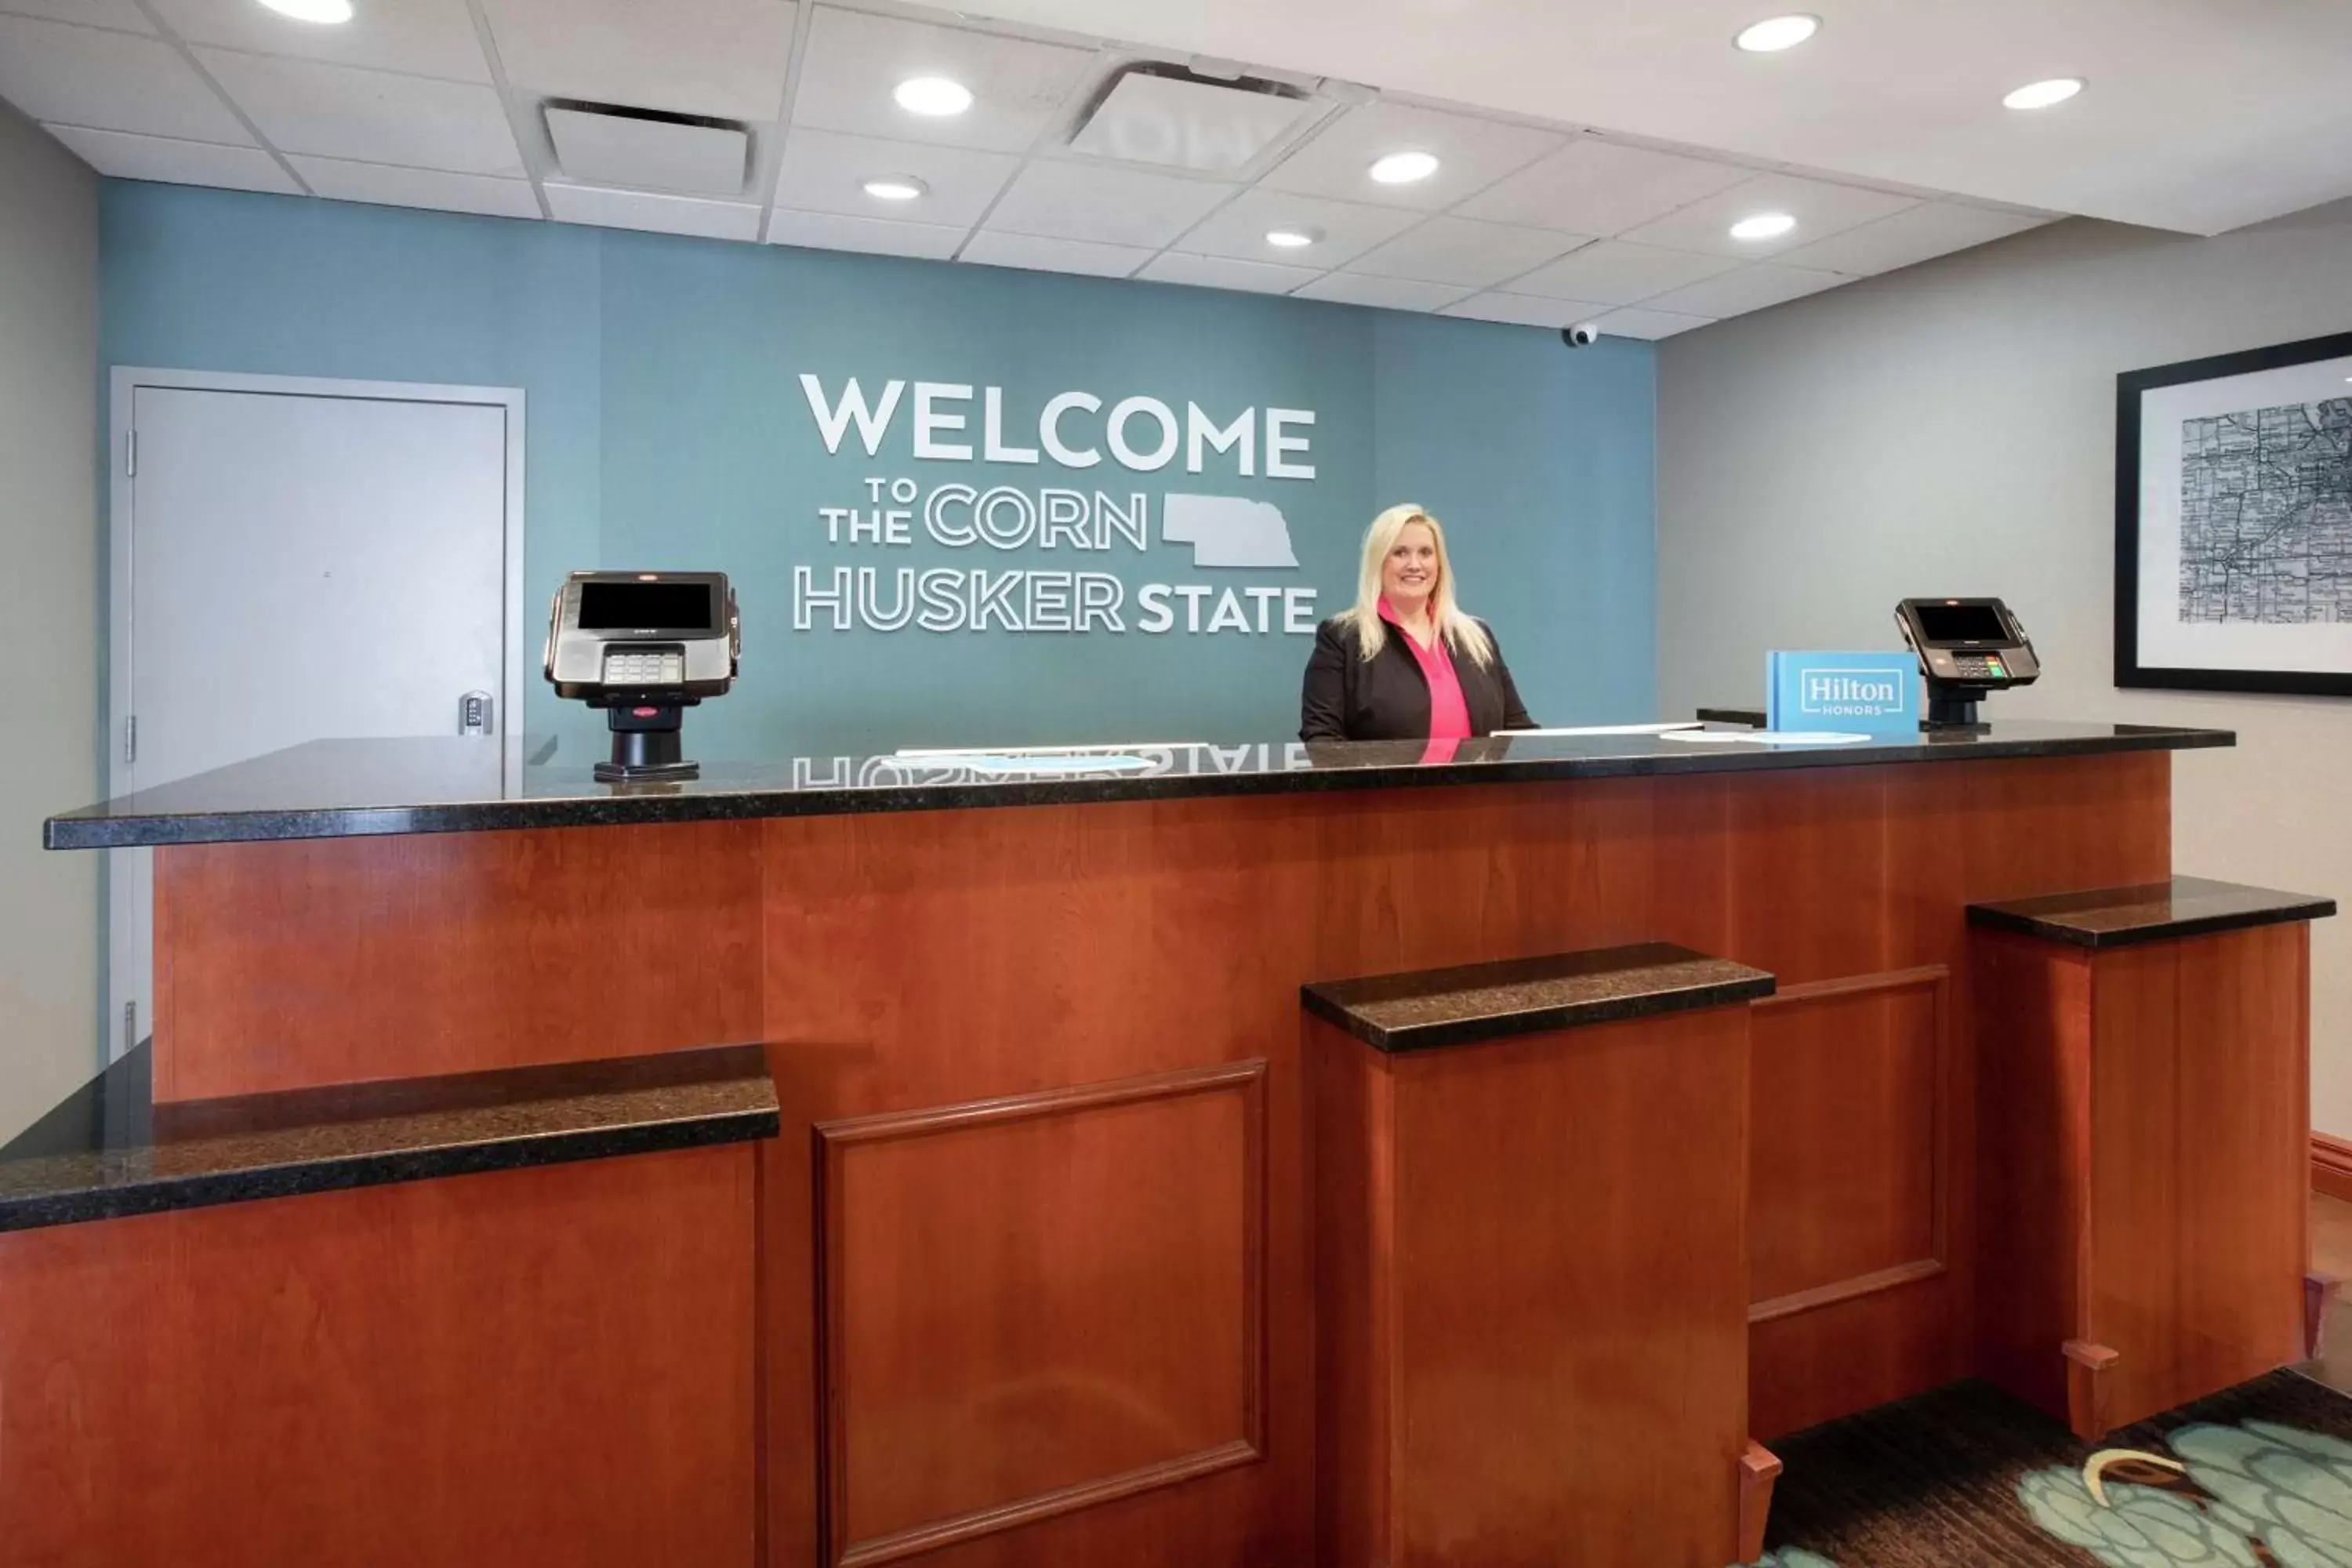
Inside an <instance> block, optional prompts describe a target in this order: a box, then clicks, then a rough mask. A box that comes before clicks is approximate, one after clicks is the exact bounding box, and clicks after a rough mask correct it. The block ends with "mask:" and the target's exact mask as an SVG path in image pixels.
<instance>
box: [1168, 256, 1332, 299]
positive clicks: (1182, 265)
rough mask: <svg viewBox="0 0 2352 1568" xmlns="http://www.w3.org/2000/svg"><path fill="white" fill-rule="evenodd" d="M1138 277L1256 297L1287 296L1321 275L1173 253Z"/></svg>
mask: <svg viewBox="0 0 2352 1568" xmlns="http://www.w3.org/2000/svg"><path fill="white" fill-rule="evenodd" d="M1136 276H1137V277H1138V278H1148V279H1150V280H1151V281H1153V282H1154V283H1193V284H1198V285H1200V286H1201V287H1202V288H1204V289H1247V290H1249V291H1250V292H1251V293H1254V294H1287V293H1289V292H1290V291H1291V290H1292V289H1296V288H1297V287H1298V286H1299V285H1300V284H1301V283H1305V282H1308V281H1310V280H1311V279H1315V278H1316V277H1318V276H1319V274H1318V273H1317V271H1316V270H1315V268H1312V267H1283V266H1279V265H1276V263H1273V262H1269V261H1236V260H1234V258H1231V257H1229V256H1187V255H1185V254H1184V253H1183V252H1181V251H1176V250H1171V251H1169V252H1167V253H1166V254H1165V255H1161V256H1155V257H1153V258H1151V260H1150V263H1149V264H1148V265H1147V266H1146V267H1145V268H1143V270H1142V271H1140V272H1139V273H1137V274H1136Z"/></svg>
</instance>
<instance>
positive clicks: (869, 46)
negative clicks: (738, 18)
mask: <svg viewBox="0 0 2352 1568" xmlns="http://www.w3.org/2000/svg"><path fill="white" fill-rule="evenodd" d="M1096 58H1097V57H1096V56H1095V55H1094V54H1092V53H1091V52H1089V51H1087V50H1085V49H1074V48H1070V47H1066V46H1064V45H1060V44H1040V43H1035V42H1033V41H1031V40H1029V39H1026V38H1006V37H998V36H997V35H995V34H993V33H980V32H974V31H972V30H971V29H969V28H965V27H946V26H939V25H937V24H935V23H930V22H917V21H911V20H908V19H907V18H905V17H901V16H873V15H870V14H868V13H866V12H864V11H842V10H837V9H835V8H834V7H833V6H830V5H820V6H818V7H817V12H816V16H815V18H814V20H813V21H812V22H811V23H810V26H809V37H808V45H807V58H804V59H803V61H802V62H801V77H800V87H799V89H797V90H796V91H795V92H794V93H793V124H795V125H814V126H818V127H820V128H822V129H824V130H827V131H847V132H855V133H856V134H859V135H864V136H885V137H890V138H892V139H895V140H898V141H902V142H949V143H950V144H952V145H955V146H961V147H979V148H984V149H986V150H988V151H991V152H996V153H1024V152H1027V151H1028V150H1029V147H1030V145H1031V143H1033V142H1035V141H1036V140H1037V138H1038V137H1039V136H1040V135H1041V134H1043V133H1044V132H1045V130H1046V129H1047V128H1048V127H1049V126H1050V125H1052V124H1053V123H1054V122H1055V120H1056V118H1057V117H1058V115H1059V113H1060V111H1061V109H1062V106H1063V102H1064V100H1066V99H1067V98H1068V97H1069V96H1070V93H1071V91H1072V89H1075V88H1076V86H1077V84H1078V81H1079V79H1080V78H1081V77H1082V76H1083V75H1084V74H1085V73H1086V72H1087V69H1088V68H1090V67H1091V66H1092V65H1093V64H1094V63H1095V60H1096ZM919 76H943V77H947V78H949V79H951V80H954V81H958V82H961V83H962V84H963V85H964V86H965V87H966V88H969V89H971V95H972V104H971V108H970V109H969V110H965V111H964V112H963V113H961V114H958V115H952V116H949V117H947V118H944V119H927V118H925V117H924V116H922V115H919V114H909V113H908V112H907V111H906V110H903V109H900V108H899V107H898V104H897V102H896V101H894V100H892V98H891V96H890V93H891V89H894V88H896V87H897V86H898V84H899V83H900V82H902V81H905V80H906V79H908V78H909V77H919Z"/></svg>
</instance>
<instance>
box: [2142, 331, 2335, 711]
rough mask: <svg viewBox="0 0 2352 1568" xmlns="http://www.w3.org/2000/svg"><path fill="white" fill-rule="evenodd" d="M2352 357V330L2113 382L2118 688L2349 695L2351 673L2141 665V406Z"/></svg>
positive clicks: (2162, 367) (2159, 367)
mask: <svg viewBox="0 0 2352 1568" xmlns="http://www.w3.org/2000/svg"><path fill="white" fill-rule="evenodd" d="M2331 359H2345V360H2352V331H2347V332H2336V333H2332V334H2330V335H2329V336H2326V337H2321V338H2305V339H2303V340H2302V341H2300V342H2292V343H2274V344H2273V345H2271V346H2270V347H2268V348H2260V349H2247V350H2243V351H2242V352H2240V353H2227V354H2215V355H2213V356H2212V357H2210V358H2208V359H2196V360H2184V361H2182V362H2181V363H2178V364H2165V365H2157V366H2154V367H2152V368H2150V369H2147V370H2133V371H2126V372H2124V373H2123V374H2120V375H2118V376H2116V670H2115V683H2116V685H2117V686H2122V687H2149V688H2159V689H2167V690H2179V691H2265V692H2281V693H2286V694H2289V695H2294V696H2305V697H2352V668H2346V669H2343V670H2303V669H2234V668H2233V669H2207V668H2194V667H2177V666H2149V665H2143V664H2141V663H2140V661H2139V604H2140V601H2139V563H2140V538H2139V532H2140V530H2139V521H2140V519H2139V513H2140V494H2139V476H2140V458H2141V449H2140V448H2141V429H2140V401H2141V398H2142V397H2143V396H2144V395H2146V394H2147V393H2148V392H2150V391H2152V390H2154V389H2156V388H2158V387H2166V386H2179V385H2182V384H2187V383H2192V382H2200V381H2218V380H2220V379H2221V378H2223V377H2226V376H2233V375H2245V374H2250V373H2252V372H2255V371H2264V370H2279V369H2283V368H2284V367H2287V366H2290V365H2299V364H2310V363H2315V362H2317V361H2321V360H2331Z"/></svg>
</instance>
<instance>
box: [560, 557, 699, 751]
mask: <svg viewBox="0 0 2352 1568" xmlns="http://www.w3.org/2000/svg"><path fill="white" fill-rule="evenodd" d="M741 649H742V636H741V627H740V623H739V621H738V619H737V616H736V611H735V594H734V591H733V590H732V589H731V588H730V587H729V586H728V584H727V577H726V574H724V573H720V572H574V573H573V574H572V575H571V576H569V577H567V578H565V579H564V583H563V586H562V588H559V589H558V590H556V594H555V600H554V603H553V604H552V605H550V606H549V609H548V628H547V653H546V660H545V662H546V668H547V679H549V680H550V681H551V683H553V685H554V687H555V691H556V695H557V696H559V697H569V698H573V699H576V700H579V701H582V702H585V703H587V704H588V706H589V707H591V708H601V709H604V710H605V712H606V714H607V715H608V720H607V721H608V723H609V725H610V727H611V729H612V731H613V754H612V757H611V759H610V760H609V761H606V762H602V763H597V764H596V777H597V778H598V779H600V780H602V781H604V782H605V783H607V784H625V783H634V782H637V781H641V780H647V779H690V778H694V777H696V776H697V775H698V774H699V773H700V772H701V769H700V768H699V767H698V765H697V764H695V763H690V762H687V761H685V760H684V758H683V757H682V756H681V755H680V752H679V744H678V730H679V726H680V723H681V722H682V719H681V710H684V709H687V708H691V707H693V706H695V705H696V704H698V703H699V702H700V701H701V700H703V699H704V698H706V697H721V696H724V695H725V694H726V692H727V689H728V688H729V687H730V686H731V685H733V684H734V680H735V671H736V667H737V663H738V660H739V658H740V653H741Z"/></svg>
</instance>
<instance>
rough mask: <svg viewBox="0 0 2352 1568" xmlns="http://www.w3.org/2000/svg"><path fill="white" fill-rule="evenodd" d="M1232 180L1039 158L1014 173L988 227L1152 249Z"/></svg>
mask: <svg viewBox="0 0 2352 1568" xmlns="http://www.w3.org/2000/svg"><path fill="white" fill-rule="evenodd" d="M1233 190H1234V187H1233V186H1231V185H1224V184H1216V183H1215V182H1213V181H1210V180H1189V179H1185V178H1183V177H1182V176H1181V175H1177V174H1145V173H1144V172H1143V171H1141V170H1139V169H1117V168H1111V167H1109V166H1108V165H1106V164H1102V163H1066V162H1050V161H1044V160H1041V161H1039V162H1036V163H1030V164H1029V165H1027V166H1026V167H1025V168H1024V169H1023V170H1022V171H1021V173H1020V174H1018V175H1017V176H1015V177H1014V179H1013V184H1011V185H1009V186H1007V187H1006V188H1005V192H1004V195H1003V197H1002V198H1000V199H999V200H998V202H997V204H996V210H995V211H994V212H992V213H991V214H989V216H988V226H989V227H990V228H992V229H1002V230H1003V231H1004V232H1006V233H1008V234H1028V235H1036V236H1039V237H1043V238H1047V239H1086V240H1092V241H1094V242H1096V243H1097V244H1102V245H1139V246H1143V247H1148V248H1150V249H1153V250H1157V249H1158V248H1159V247H1161V246H1163V245H1166V244H1167V243H1168V242H1169V241H1170V240H1172V239H1174V238H1175V237H1177V236H1178V235H1180V234H1182V233H1183V232H1184V231H1185V230H1186V229H1188V228H1190V227H1192V225H1194V224H1196V223H1198V222H1200V220H1201V218H1202V216H1203V215H1204V214H1206V213H1207V212H1208V211H1209V209H1210V208H1212V207H1213V206H1215V205H1217V204H1218V203H1220V202H1222V201H1223V200H1224V199H1225V198H1226V197H1227V196H1229V195H1232V194H1233Z"/></svg>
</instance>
